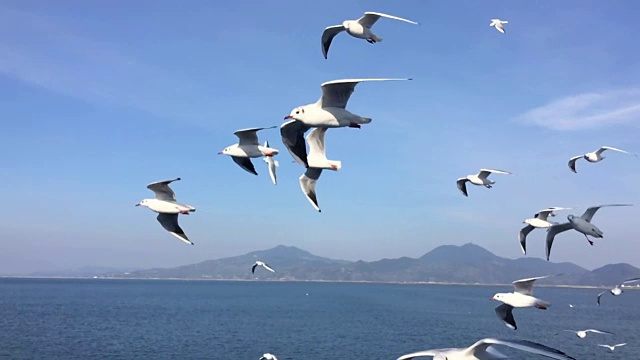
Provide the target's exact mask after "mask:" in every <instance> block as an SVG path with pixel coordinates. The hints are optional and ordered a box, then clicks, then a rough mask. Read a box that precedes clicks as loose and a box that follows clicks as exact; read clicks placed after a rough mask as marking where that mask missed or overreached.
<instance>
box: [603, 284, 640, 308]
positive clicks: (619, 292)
mask: <svg viewBox="0 0 640 360" xmlns="http://www.w3.org/2000/svg"><path fill="white" fill-rule="evenodd" d="M636 281H640V278H633V279H629V280H625V281H623V282H622V283H621V284H618V285H616V286H615V287H614V288H613V289H610V290H607V291H603V292H601V293H600V294H598V301H597V302H598V305H600V298H601V297H602V295H604V294H606V293H611V295H613V296H619V295H622V293H623V292H624V291H623V290H622V288H623V287H624V285H625V284H628V283H632V282H636Z"/></svg>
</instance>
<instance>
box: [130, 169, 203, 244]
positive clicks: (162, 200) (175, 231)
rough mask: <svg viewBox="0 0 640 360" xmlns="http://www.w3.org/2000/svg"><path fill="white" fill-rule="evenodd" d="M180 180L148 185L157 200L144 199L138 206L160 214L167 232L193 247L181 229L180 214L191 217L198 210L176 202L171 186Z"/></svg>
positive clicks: (161, 223) (158, 218)
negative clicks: (191, 213) (179, 223)
mask: <svg viewBox="0 0 640 360" xmlns="http://www.w3.org/2000/svg"><path fill="white" fill-rule="evenodd" d="M178 180H180V178H175V179H171V180H163V181H158V182H154V183H151V184H149V185H147V189H149V190H151V191H153V192H154V193H155V194H156V197H155V199H143V200H142V201H140V202H139V203H137V204H136V206H146V207H148V208H149V209H150V210H151V211H153V212H156V213H158V217H157V220H158V222H159V223H160V225H162V227H163V228H164V229H165V230H167V231H168V232H169V233H170V234H171V235H173V236H175V237H177V238H178V239H180V240H181V241H183V242H185V243H187V244H191V245H193V243H192V242H191V241H190V240H189V238H188V237H187V235H186V234H185V233H184V231H183V230H182V228H180V225H178V214H184V215H189V213H190V212H194V211H196V208H194V207H193V206H191V205H186V204H181V203H178V202H176V194H175V193H174V192H173V190H172V189H171V188H170V187H169V184H171V183H172V182H174V181H178Z"/></svg>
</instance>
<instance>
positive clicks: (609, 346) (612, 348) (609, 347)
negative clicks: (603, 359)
mask: <svg viewBox="0 0 640 360" xmlns="http://www.w3.org/2000/svg"><path fill="white" fill-rule="evenodd" d="M625 345H627V343H622V344H616V345H603V344H598V346H602V347H606V348H608V349H609V350H611V351H613V350H615V349H616V348H617V347H620V346H625Z"/></svg>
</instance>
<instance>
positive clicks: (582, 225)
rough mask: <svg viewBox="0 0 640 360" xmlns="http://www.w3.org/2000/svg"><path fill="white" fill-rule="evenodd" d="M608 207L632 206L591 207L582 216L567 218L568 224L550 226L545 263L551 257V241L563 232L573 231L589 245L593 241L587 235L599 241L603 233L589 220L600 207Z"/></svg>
mask: <svg viewBox="0 0 640 360" xmlns="http://www.w3.org/2000/svg"><path fill="white" fill-rule="evenodd" d="M609 206H632V205H631V204H609V205H598V206H592V207H590V208H588V209H587V210H586V211H585V212H584V214H582V216H580V217H577V216H575V215H569V216H567V219H568V220H569V222H566V223H562V224H557V225H552V226H551V227H549V229H548V230H547V243H546V247H545V251H546V255H547V261H549V255H551V246H552V245H553V240H554V238H555V237H556V235H558V234H560V233H562V232H565V231H567V230H571V229H573V230H575V231H577V232H579V233H581V234H583V235H584V237H585V238H586V239H587V241H588V242H589V244H591V245H593V241H591V240H590V239H589V238H588V237H587V235H591V236H593V237H595V238H598V239H601V238H602V237H603V235H604V234H603V233H602V231H601V230H600V229H598V227H597V226H595V225H594V224H592V223H591V219H592V218H593V215H595V213H596V211H598V209H600V208H601V207H609Z"/></svg>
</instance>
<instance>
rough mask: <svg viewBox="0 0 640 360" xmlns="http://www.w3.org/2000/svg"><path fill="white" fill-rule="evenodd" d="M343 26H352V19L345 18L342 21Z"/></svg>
mask: <svg viewBox="0 0 640 360" xmlns="http://www.w3.org/2000/svg"><path fill="white" fill-rule="evenodd" d="M342 26H344V28H345V29H348V28H349V26H351V20H345V21H343V22H342Z"/></svg>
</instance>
